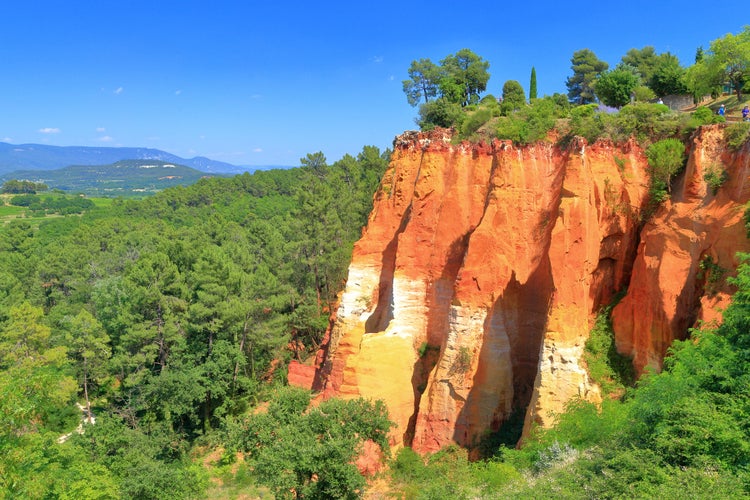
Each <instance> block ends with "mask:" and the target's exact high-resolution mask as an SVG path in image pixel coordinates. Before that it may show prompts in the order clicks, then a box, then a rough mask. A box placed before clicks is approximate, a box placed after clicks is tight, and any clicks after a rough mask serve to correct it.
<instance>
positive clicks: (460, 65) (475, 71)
mask: <svg viewBox="0 0 750 500" xmlns="http://www.w3.org/2000/svg"><path fill="white" fill-rule="evenodd" d="M440 64H442V67H443V70H444V71H445V77H444V78H443V79H442V81H441V91H443V94H444V95H445V94H447V93H448V92H447V89H451V92H450V93H451V94H453V95H452V96H451V97H452V98H451V99H450V100H451V101H453V102H457V103H458V104H460V105H461V106H467V105H469V104H476V103H478V102H479V94H480V93H482V92H484V91H485V90H486V89H487V82H488V81H489V79H490V74H489V73H488V72H487V70H488V69H489V67H490V63H489V62H488V61H485V60H484V59H482V58H481V57H480V56H478V55H476V54H475V53H474V52H472V51H471V50H469V49H461V50H459V51H458V52H456V54H455V55H453V54H451V55H449V56H448V57H446V58H445V59H443V60H442V61H440ZM454 89H458V91H457V92H456V91H455V90H454Z"/></svg>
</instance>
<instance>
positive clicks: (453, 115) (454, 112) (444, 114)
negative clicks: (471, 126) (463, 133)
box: [417, 97, 466, 130]
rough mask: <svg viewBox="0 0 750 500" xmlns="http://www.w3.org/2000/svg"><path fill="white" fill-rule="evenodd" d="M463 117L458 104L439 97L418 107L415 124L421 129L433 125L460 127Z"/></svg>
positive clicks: (433, 126)
mask: <svg viewBox="0 0 750 500" xmlns="http://www.w3.org/2000/svg"><path fill="white" fill-rule="evenodd" d="M465 117H466V115H465V114H464V112H463V110H462V108H461V106H460V105H459V104H457V103H455V102H451V101H450V100H448V99H446V98H443V97H441V98H439V99H437V100H435V101H430V102H428V103H425V104H422V105H421V106H420V107H419V117H418V118H417V124H418V125H419V128H421V129H422V130H430V129H433V128H435V127H461V124H462V123H463V121H464V119H465Z"/></svg>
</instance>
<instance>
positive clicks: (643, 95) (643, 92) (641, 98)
mask: <svg viewBox="0 0 750 500" xmlns="http://www.w3.org/2000/svg"><path fill="white" fill-rule="evenodd" d="M633 94H635V100H636V101H637V102H648V101H650V100H651V99H653V98H655V97H656V93H655V92H654V91H653V90H651V89H650V88H648V87H645V86H643V85H640V86H638V87H636V88H635V89H634V90H633Z"/></svg>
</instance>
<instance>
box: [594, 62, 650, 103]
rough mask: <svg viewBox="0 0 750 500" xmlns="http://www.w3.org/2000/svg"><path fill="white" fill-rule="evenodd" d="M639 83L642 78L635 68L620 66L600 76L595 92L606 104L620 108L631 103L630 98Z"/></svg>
mask: <svg viewBox="0 0 750 500" xmlns="http://www.w3.org/2000/svg"><path fill="white" fill-rule="evenodd" d="M639 83H640V77H639V76H638V73H637V70H636V69H635V68H632V67H630V66H626V65H618V66H617V67H615V69H613V70H611V71H604V72H602V73H601V74H600V75H599V77H598V79H597V80H596V84H595V86H594V90H595V92H596V96H597V97H598V98H599V99H601V101H602V102H603V103H604V104H606V105H607V106H613V107H618V108H619V107H621V106H624V105H626V104H628V103H629V102H630V96H631V95H632V94H633V92H634V91H635V89H636V88H637V87H638V84H639Z"/></svg>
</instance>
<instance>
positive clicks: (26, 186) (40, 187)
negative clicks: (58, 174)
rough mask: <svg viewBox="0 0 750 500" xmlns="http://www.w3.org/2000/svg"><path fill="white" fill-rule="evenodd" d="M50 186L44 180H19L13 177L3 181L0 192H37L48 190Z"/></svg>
mask: <svg viewBox="0 0 750 500" xmlns="http://www.w3.org/2000/svg"><path fill="white" fill-rule="evenodd" d="M47 189H49V188H48V186H47V185H46V184H44V183H43V182H32V181H19V180H17V179H11V180H9V181H5V182H4V183H3V186H2V188H0V193H8V194H22V193H23V194H36V193H37V191H46V190H47Z"/></svg>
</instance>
